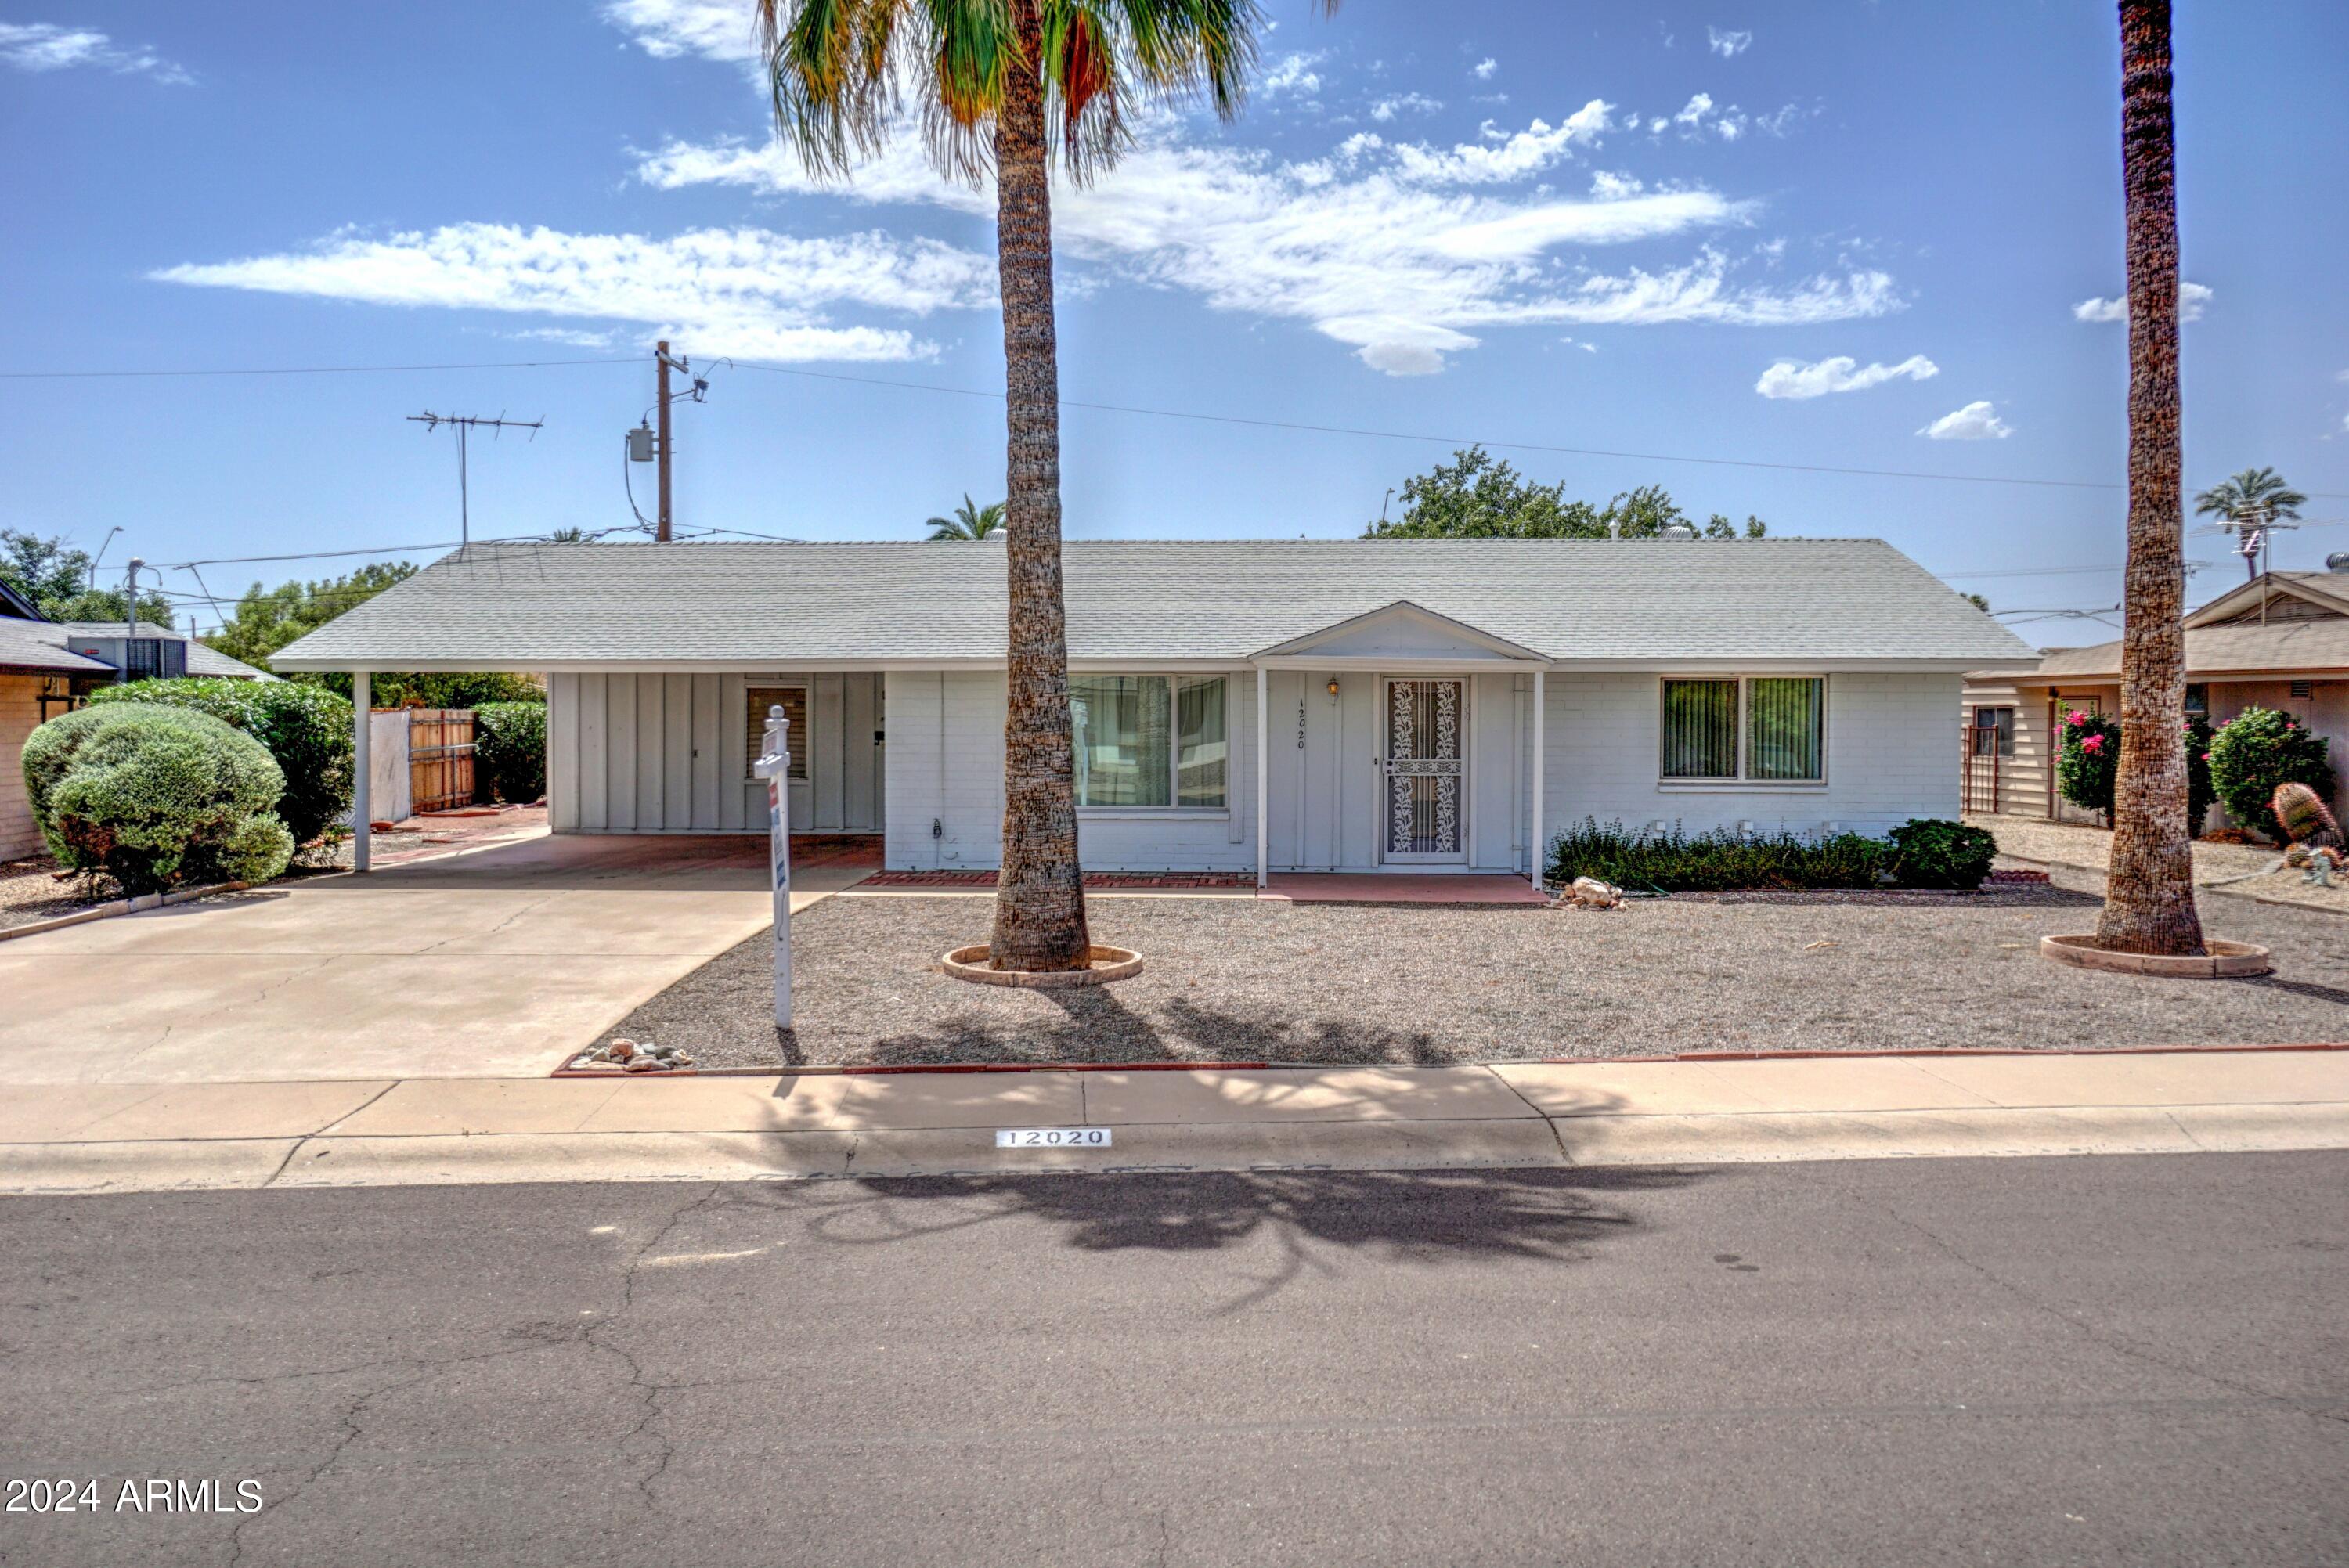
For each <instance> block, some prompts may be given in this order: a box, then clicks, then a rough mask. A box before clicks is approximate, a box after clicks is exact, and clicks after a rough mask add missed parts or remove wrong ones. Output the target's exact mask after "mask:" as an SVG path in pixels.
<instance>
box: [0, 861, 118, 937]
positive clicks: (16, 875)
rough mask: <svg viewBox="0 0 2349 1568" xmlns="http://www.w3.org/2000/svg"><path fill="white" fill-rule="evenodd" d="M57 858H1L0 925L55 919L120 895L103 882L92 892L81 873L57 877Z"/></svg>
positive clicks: (3, 927)
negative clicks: (16, 859)
mask: <svg viewBox="0 0 2349 1568" xmlns="http://www.w3.org/2000/svg"><path fill="white" fill-rule="evenodd" d="M119 896H120V895H119V894H118V893H116V892H114V891H113V888H112V887H111V885H107V884H102V885H101V886H100V887H99V888H98V891H97V892H95V893H92V892H90V891H88V885H87V883H86V882H85V880H84V879H83V878H81V877H68V878H67V879H66V880H65V881H64V882H59V881H58V880H57V861H53V860H51V859H49V857H48V856H47V855H34V856H32V857H31V858H30V859H27V860H21V861H0V929H5V928H6V927H8V926H11V925H30V924H32V923H34V922H35V921H37V920H54V919H56V918H57V916H58V915H61V914H71V913H74V912H75V911H76V910H80V909H88V907H89V906H90V905H92V904H94V903H105V902H106V901H107V900H109V899H110V898H116V897H119Z"/></svg>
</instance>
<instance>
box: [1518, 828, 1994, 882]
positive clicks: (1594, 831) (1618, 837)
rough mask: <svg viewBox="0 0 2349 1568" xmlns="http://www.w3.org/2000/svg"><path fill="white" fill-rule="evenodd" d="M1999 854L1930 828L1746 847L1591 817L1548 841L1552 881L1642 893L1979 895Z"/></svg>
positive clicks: (1726, 833)
mask: <svg viewBox="0 0 2349 1568" xmlns="http://www.w3.org/2000/svg"><path fill="white" fill-rule="evenodd" d="M1996 852H1997V846H1996V844H1995V843H1994V842H1992V839H1991V836H1990V835H1989V834H1988V833H1986V832H1983V831H1982V830H1981V829H1979V828H1971V827H1963V826H1961V825H1960V824H1958V823H1956V822H1944V821H1938V820H1930V819H1920V820H1914V821H1910V822H1906V823H1903V824H1902V825H1901V826H1899V827H1898V828H1896V829H1894V830H1892V837H1891V838H1890V839H1889V840H1886V839H1871V838H1868V836H1866V835H1865V834H1861V833H1837V834H1834V835H1831V836H1827V837H1822V838H1801V837H1798V836H1796V835H1795V834H1793V833H1776V834H1766V835H1756V836H1754V837H1753V838H1746V837H1744V836H1743V835H1741V834H1738V833H1735V832H1732V831H1730V830H1727V829H1715V830H1712V831H1709V832H1703V833H1693V834H1692V833H1688V832H1684V831H1683V830H1682V829H1681V827H1680V826H1679V825H1678V824H1677V823H1675V824H1674V825H1673V826H1672V827H1671V830H1669V831H1665V832H1649V831H1630V830H1626V829H1625V828H1624V826H1623V824H1622V823H1620V822H1609V823H1608V824H1607V825H1606V826H1605V827H1601V826H1599V822H1598V820H1597V819H1595V818H1591V817H1585V818H1584V819H1583V820H1582V823H1581V825H1580V826H1579V827H1577V828H1573V829H1569V830H1567V831H1566V832H1563V833H1560V834H1558V835H1557V837H1556V838H1554V839H1552V840H1551V841H1550V854H1549V876H1550V880H1551V881H1552V882H1556V883H1557V884H1558V885H1559V886H1564V885H1565V884H1567V883H1568V882H1572V881H1573V880H1574V879H1575V878H1576V877H1578V876H1580V877H1597V878H1598V879H1599V881H1601V882H1613V883H1616V884H1617V885H1619V886H1621V887H1625V888H1629V889H1630V890H1631V891H1632V892H1746V891H1753V890H1785V891H1800V890H1806V889H1815V888H1876V887H1886V886H1896V887H1917V888H1971V887H1975V886H1979V885H1980V884H1981V882H1982V878H1983V877H1985V876H1987V875H1989V874H1990V860H1991V856H1992V855H1993V854H1995V853H1996Z"/></svg>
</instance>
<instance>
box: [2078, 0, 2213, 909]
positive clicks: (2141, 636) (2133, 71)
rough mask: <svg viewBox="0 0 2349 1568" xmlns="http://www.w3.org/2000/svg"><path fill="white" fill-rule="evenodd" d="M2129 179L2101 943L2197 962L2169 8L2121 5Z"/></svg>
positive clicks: (2152, 1) (2165, 1)
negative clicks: (2120, 531)
mask: <svg viewBox="0 0 2349 1568" xmlns="http://www.w3.org/2000/svg"><path fill="white" fill-rule="evenodd" d="M2120 17H2121V179H2122V184H2123V186H2124V188H2125V191H2126V194H2127V233H2128V241H2127V242H2128V323H2129V329H2128V330H2129V489H2128V577H2127V589H2126V597H2125V599H2124V601H2123V603H2124V607H2125V610H2126V622H2125V624H2124V626H2123V629H2122V633H2121V758H2120V771H2119V775H2118V777H2117V779H2116V780H2115V783H2114V786H2113V847H2112V862H2111V866H2110V870H2109V874H2108V876H2107V878H2106V887H2105V912H2104V914H2103V916H2102V917H2101V918H2100V919H2099V920H2098V921H2097V923H2096V939H2097V941H2098V942H2099V943H2100V944H2102V945H2104V946H2106V947H2110V948H2116V949H2118V950H2120V951H2122V952H2125V953H2166V954H2199V953H2200V952H2202V951H2203V947H2202V921H2201V917H2200V916H2199V915H2198V914H2197V913H2195V909H2194V861H2193V853H2192V847H2191V843H2190V841H2189V839H2188V837H2187V831H2186V778H2187V774H2186V737H2185V726H2186V642H2185V636H2186V634H2185V629H2184V624H2183V619H2184V611H2185V602H2186V569H2185V563H2184V559H2183V557H2184V528H2185V517H2184V513H2183V511H2182V510H2181V508H2180V498H2179V485H2178V469H2179V458H2178V181H2177V146H2176V136H2175V132H2174V129H2173V127H2172V119H2171V114H2170V103H2169V0H2121V6H2120Z"/></svg>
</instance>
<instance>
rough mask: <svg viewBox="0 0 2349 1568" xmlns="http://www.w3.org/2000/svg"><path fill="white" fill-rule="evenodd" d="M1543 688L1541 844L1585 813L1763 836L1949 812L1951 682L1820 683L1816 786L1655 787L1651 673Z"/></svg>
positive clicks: (1570, 679)
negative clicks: (1819, 777) (1822, 758)
mask: <svg viewBox="0 0 2349 1568" xmlns="http://www.w3.org/2000/svg"><path fill="white" fill-rule="evenodd" d="M1961 684H1962V683H1961V680H1960V678H1959V677H1958V676H1955V675H1927V674H1899V675H1869V674H1861V675H1831V676H1828V677H1827V698H1826V775H1827V776H1826V782H1824V783H1822V784H1765V785H1752V784H1745V785H1719V784H1670V783H1666V782H1664V781H1663V779H1661V777H1660V773H1661V745H1662V740H1661V736H1662V692H1661V679H1660V677H1658V676H1653V675H1644V674H1639V673H1623V674H1606V675H1574V674H1568V673H1565V672H1554V673H1552V674H1551V675H1550V676H1549V677H1548V680H1547V687H1548V694H1547V696H1548V700H1547V705H1546V706H1547V718H1546V721H1545V727H1544V732H1543V737H1542V739H1543V746H1544V748H1545V749H1546V750H1547V752H1548V754H1549V766H1548V773H1549V791H1548V794H1547V806H1546V809H1545V811H1544V817H1543V828H1542V832H1543V836H1544V837H1545V838H1554V837H1556V836H1557V833H1558V832H1560V831H1561V830H1565V829H1566V828H1568V827H1570V826H1572V825H1574V824H1576V823H1578V822H1580V821H1581V820H1583V819H1584V818H1585V817H1591V818H1595V819H1597V820H1598V821H1599V823H1600V825H1602V826H1604V825H1605V824H1607V823H1608V822H1609V821H1619V822H1621V823H1622V824H1623V825H1624V826H1626V827H1629V828H1637V827H1641V826H1644V825H1645V824H1647V823H1650V822H1655V821H1664V822H1675V821H1676V822H1679V823H1680V824H1681V825H1682V827H1684V828H1685V829H1686V830H1688V831H1690V832H1692V833H1694V832H1701V831H1702V830H1706V829H1710V828H1721V827H1728V828H1734V827H1736V826H1737V825H1738V824H1739V823H1740V822H1749V821H1750V822H1752V823H1753V824H1754V828H1755V830H1757V831H1759V832H1765V833H1772V832H1779V831H1786V832H1795V833H1811V832H1816V831H1818V830H1820V829H1821V828H1822V827H1824V826H1825V825H1826V823H1828V822H1834V823H1837V825H1838V826H1840V827H1842V828H1845V829H1847V830H1852V831H1855V832H1862V833H1873V834H1881V833H1883V832H1885V831H1886V830H1889V829H1891V828H1895V827H1898V826H1899V824H1900V823H1902V822H1905V821H1907V820H1909V818H1911V817H1955V816H1956V815H1957V814H1958V781H1957V773H1956V770H1955V769H1953V768H1951V766H1950V760H1949V758H1950V751H1951V739H1950V737H1951V733H1952V731H1953V729H1954V727H1955V726H1956V725H1957V722H1958V710H1959V691H1960V687H1961Z"/></svg>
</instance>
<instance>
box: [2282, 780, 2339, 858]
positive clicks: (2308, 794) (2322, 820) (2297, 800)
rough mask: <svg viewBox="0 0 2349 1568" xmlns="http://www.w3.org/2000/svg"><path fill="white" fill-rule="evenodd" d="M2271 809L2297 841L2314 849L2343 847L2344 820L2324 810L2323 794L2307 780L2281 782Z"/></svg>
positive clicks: (2288, 834) (2286, 831) (2284, 828)
mask: <svg viewBox="0 0 2349 1568" xmlns="http://www.w3.org/2000/svg"><path fill="white" fill-rule="evenodd" d="M2268 810H2271V811H2273V812H2274V813H2275V817H2276V820H2277V821H2279V822H2281V823H2282V824H2283V830H2284V834H2285V836H2286V837H2287V838H2289V839H2291V841H2292V842H2293V843H2295V844H2306V845H2308V846H2309V847H2310V848H2312V849H2315V848H2321V847H2330V848H2333V849H2339V848H2340V847H2341V824H2340V823H2338V822H2336V821H2334V820H2333V813H2332V812H2331V811H2328V810H2325V807H2324V800H2323V797H2322V796H2320V795H2318V794H2317V792H2316V791H2315V790H2313V789H2310V788H2309V787H2308V786H2307V785H2305V784H2279V785H2277V786H2276V789H2275V798H2274V799H2271V800H2270V801H2269V802H2268Z"/></svg>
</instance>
